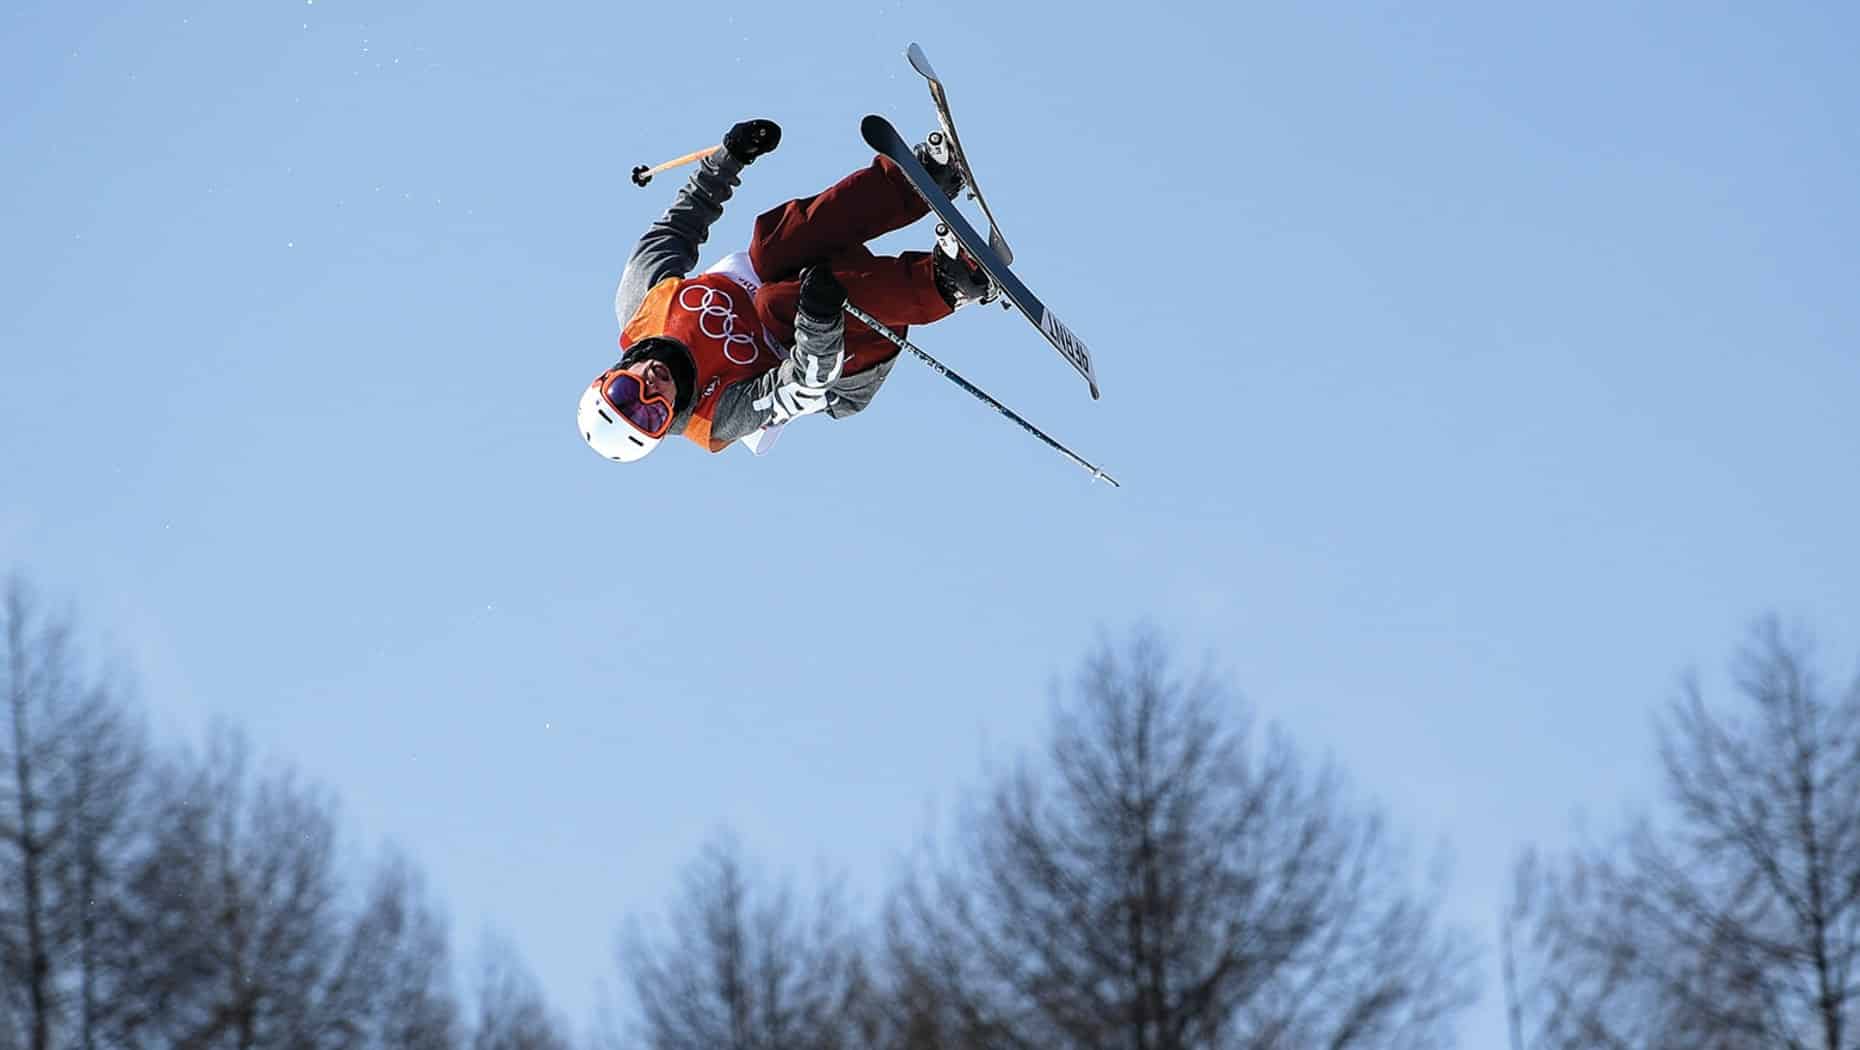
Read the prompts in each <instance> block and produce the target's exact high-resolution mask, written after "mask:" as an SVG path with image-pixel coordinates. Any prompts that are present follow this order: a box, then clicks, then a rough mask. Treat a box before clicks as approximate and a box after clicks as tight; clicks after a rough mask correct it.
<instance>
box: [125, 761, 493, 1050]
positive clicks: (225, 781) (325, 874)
mask: <svg viewBox="0 0 1860 1050" xmlns="http://www.w3.org/2000/svg"><path fill="white" fill-rule="evenodd" d="M152 793H153V795H154V797H155V798H157V799H158V803H157V806H156V808H155V810H154V813H153V816H152V818H151V842H150V845H149V847H148V849H147V850H146V851H145V852H144V853H143V854H142V855H140V856H139V857H138V859H137V862H136V864H135V867H134V870H133V874H132V878H131V879H130V880H129V884H128V898H129V910H130V911H131V913H132V918H131V920H130V927H131V932H132V935H133V937H134V941H135V945H136V949H137V952H136V958H137V962H138V968H137V969H135V970H134V971H133V972H132V973H130V974H129V975H127V977H126V979H125V980H124V981H123V983H122V985H121V986H120V988H119V994H120V995H121V997H122V999H123V1001H125V1002H128V1003H132V1004H134V1009H133V1010H130V1011H126V1012H125V1013H124V1014H123V1016H122V1017H121V1018H120V1019H119V1021H118V1024H117V1026H116V1028H115V1030H114V1031H113V1032H112V1035H113V1037H114V1038H113V1041H114V1042H117V1043H120V1044H123V1045H129V1046H144V1045H163V1046H174V1047H181V1048H201V1050H205V1048H216V1050H217V1048H227V1050H258V1048H267V1047H288V1048H291V1050H349V1048H362V1047H371V1046H383V1047H385V1046H395V1047H420V1048H424V1050H439V1048H444V1047H450V1046H455V1045H457V1038H458V1035H459V1032H458V1026H457V1006H456V1002H455V1001H454V1000H453V998H452V995H451V991H450V989H449V987H448V982H449V979H450V974H449V962H448V956H447V950H446V935H445V928H444V924H443V923H442V922H441V920H440V919H439V918H438V917H437V916H436V915H434V914H433V913H432V912H431V910H430V909H429V908H428V907H427V906H426V905H425V904H424V902H423V901H422V900H421V896H420V893H419V887H418V882H417V879H416V878H415V876H414V874H413V872H412V870H411V868H410V867H409V866H408V865H406V864H405V862H404V861H401V860H399V859H398V858H396V857H392V856H390V857H389V858H388V859H387V860H386V861H384V862H383V863H382V864H381V866H380V867H379V868H378V870H377V873H376V876H375V878H374V880H373V881H372V883H371V884H369V886H368V887H367V888H366V890H365V891H363V892H359V893H358V892H356V891H355V890H354V889H353V888H352V887H351V886H350V885H349V884H348V883H347V882H345V880H344V879H343V877H342V869H341V867H340V861H341V859H342V858H341V857H340V856H339V851H338V850H337V848H336V825H335V817H334V803H333V802H332V801H331V800H330V799H329V798H328V797H327V796H326V794H325V793H323V792H322V791H320V790H318V789H315V788H313V787H310V786H307V785H305V784H303V783H301V782H300V781H299V780H298V778H297V776H296V774H295V773H294V772H293V771H292V770H290V769H288V768H286V767H282V766H279V767H274V768H272V769H270V770H269V771H265V772H262V773H261V772H260V771H258V770H255V769H254V768H253V761H252V756H251V752H250V748H249V746H248V745H247V743H246V741H245V738H244V737H243V736H242V735H241V734H239V733H238V732H236V731H234V730H232V729H230V728H228V727H226V726H223V725H222V726H219V727H217V728H216V729H215V730H214V732H213V733H212V734H211V735H210V737H209V740H208V745H207V748H206V751H205V753H204V754H200V755H194V754H186V755H183V756H182V757H180V758H179V759H177V760H175V761H173V762H171V763H169V764H168V765H166V766H165V767H164V768H163V769H162V770H161V772H160V774H159V776H158V777H157V778H156V784H155V787H154V789H153V792H152Z"/></svg>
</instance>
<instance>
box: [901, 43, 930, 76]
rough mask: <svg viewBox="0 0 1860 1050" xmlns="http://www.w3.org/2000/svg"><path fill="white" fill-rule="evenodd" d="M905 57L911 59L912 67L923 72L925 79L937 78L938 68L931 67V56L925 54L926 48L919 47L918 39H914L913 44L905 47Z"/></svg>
mask: <svg viewBox="0 0 1860 1050" xmlns="http://www.w3.org/2000/svg"><path fill="white" fill-rule="evenodd" d="M904 57H905V58H908V59H910V60H911V68H912V69H915V70H917V72H918V73H920V74H922V75H923V77H924V79H926V80H935V79H937V76H936V70H934V69H932V68H930V56H929V55H926V54H924V49H923V48H921V47H918V46H917V43H916V41H912V42H911V46H910V47H907V48H905V49H904Z"/></svg>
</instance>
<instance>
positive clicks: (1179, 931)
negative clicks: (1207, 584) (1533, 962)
mask: <svg viewBox="0 0 1860 1050" xmlns="http://www.w3.org/2000/svg"><path fill="white" fill-rule="evenodd" d="M1237 707H1238V705H1237V702H1236V701H1235V700H1234V699H1233V698H1232V697H1231V696H1230V695H1229V694H1228V692H1227V691H1226V690H1224V689H1222V688H1221V687H1220V686H1219V685H1218V684H1216V682H1214V681H1213V680H1212V679H1211V678H1210V677H1208V676H1207V675H1202V676H1199V677H1196V678H1193V679H1185V678H1182V677H1180V676H1178V675H1177V673H1176V672H1175V671H1174V669H1173V668H1172V667H1171V664H1170V660H1169V658H1168V654H1167V652H1166V650H1165V648H1164V646H1163V645H1162V644H1161V643H1160V642H1159V641H1158V640H1157V639H1156V638H1155V637H1154V636H1153V635H1150V634H1140V635H1138V636H1137V637H1136V638H1135V639H1134V640H1133V641H1132V642H1131V643H1130V644H1129V645H1128V646H1126V647H1124V648H1123V649H1122V650H1121V651H1120V650H1116V649H1113V648H1112V647H1110V646H1104V647H1101V648H1100V649H1099V651H1098V652H1097V653H1095V654H1094V655H1093V656H1092V657H1091V658H1090V659H1089V660H1088V661H1087V663H1086V666H1085V668H1084V671H1083V673H1082V675H1081V676H1080V679H1079V682H1078V687H1077V691H1076V696H1075V697H1073V698H1072V699H1071V702H1069V703H1066V704H1064V705H1062V706H1061V708H1060V709H1059V710H1058V712H1057V715H1056V719H1055V727H1054V732H1053V735H1052V738H1051V744H1050V748H1049V750H1048V752H1047V754H1046V756H1045V761H1044V762H1043V763H1033V762H1025V761H1023V762H1021V763H1019V764H1017V765H1016V766H1015V767H1014V768H1012V769H1009V770H1007V771H1005V772H1002V773H1000V774H998V775H996V776H995V777H993V779H992V782H991V783H990V785H989V787H988V790H987V791H986V792H985V794H984V795H983V797H982V801H981V804H980V805H979V806H978V807H977V808H976V809H975V811H974V812H972V813H971V814H970V815H969V817H968V819H967V820H966V822H965V823H964V826H963V829H962V834H961V837H960V840H959V843H958V847H959V848H958V849H957V851H956V852H955V855H954V856H953V857H950V858H946V859H943V860H940V861H938V860H933V861H932V862H931V863H930V864H929V865H928V870H927V871H920V872H919V874H918V875H917V876H916V877H915V878H913V879H911V880H909V881H908V882H907V884H906V885H905V886H904V888H903V889H902V890H901V891H900V893H899V895H898V897H897V899H896V900H895V901H894V903H893V906H892V908H891V910H890V914H889V917H888V924H887V925H888V930H889V935H888V943H889V947H890V951H889V954H888V957H889V959H890V960H891V962H892V967H891V973H892V976H893V978H894V985H893V987H894V997H893V998H894V1001H897V1000H899V999H902V1000H904V1002H905V1006H906V1007H907V1008H908V1011H909V1012H910V1013H911V1014H912V1015H914V1016H912V1023H911V1024H909V1025H906V1026H905V1027H904V1030H905V1031H908V1032H911V1033H913V1035H912V1038H911V1040H910V1042H911V1043H912V1044H913V1045H917V1046H930V1045H936V1046H952V1047H987V1048H996V1047H1001V1048H1028V1050H1031V1048H1036V1047H1037V1048H1040V1050H1055V1048H1081V1050H1083V1048H1094V1050H1095V1048H1105V1050H1109V1048H1113V1047H1115V1048H1119V1050H1188V1048H1219V1047H1242V1046H1244V1047H1260V1048H1267V1047H1284V1048H1307V1047H1319V1048H1322V1047H1330V1048H1345V1047H1370V1048H1385V1047H1386V1048H1403V1047H1438V1046H1442V1045H1447V1044H1449V1043H1451V1041H1452V1039H1451V1035H1450V1023H1451V1021H1452V1020H1453V1019H1454V1017H1455V1015H1456V1014H1457V1012H1458V1011H1459V1010H1460V1009H1461V1008H1462V1007H1463V1006H1464V1005H1465V1004H1467V1003H1468V1002H1469V1001H1470V1000H1471V998H1472V993H1471V991H1470V988H1471V984H1470V970H1471V963H1472V958H1471V952H1470V949H1469V948H1468V947H1467V942H1466V940H1465V939H1464V938H1463V937H1462V936H1461V935H1460V934H1459V933H1457V932H1456V931H1453V930H1450V929H1447V928H1445V927H1444V926H1443V924H1442V922H1441V920H1440V917H1439V915H1438V903H1437V902H1438V888H1437V887H1436V888H1435V890H1434V892H1433V895H1430V894H1429V893H1427V892H1423V891H1422V890H1421V889H1420V888H1418V887H1415V886H1412V885H1411V884H1410V883H1411V881H1412V880H1411V873H1410V872H1409V871H1408V870H1407V869H1406V866H1405V865H1404V864H1403V863H1402V859H1401V854H1400V850H1398V849H1397V848H1396V845H1395V843H1394V842H1393V840H1392V836H1391V834H1390V832H1389V831H1388V829H1387V828H1386V826H1385V824H1384V822H1383V821H1382V819H1381V818H1380V817H1379V816H1377V815H1376V814H1375V813H1373V812H1371V811H1368V810H1367V809H1365V808H1363V807H1360V806H1353V805H1352V804H1350V803H1349V801H1348V800H1347V798H1346V795H1345V792H1344V789H1343V786H1342V783H1341V778H1340V777H1338V776H1337V775H1336V774H1335V773H1334V772H1333V771H1331V770H1329V769H1323V768H1320V769H1315V770H1314V769H1312V768H1310V767H1309V766H1308V764H1307V763H1306V762H1305V761H1304V760H1302V759H1301V758H1300V757H1299V756H1298V754H1297V753H1296V751H1295V749H1294V748H1293V746H1292V745H1291V744H1290V743H1289V742H1288V741H1287V740H1286V739H1285V738H1284V737H1283V736H1282V735H1280V734H1278V733H1276V732H1275V733H1267V734H1265V735H1264V739H1263V740H1260V739H1257V738H1256V735H1255V734H1254V733H1253V732H1252V731H1251V726H1250V724H1249V723H1248V722H1247V721H1246V720H1245V719H1244V718H1242V717H1240V716H1239V715H1237V714H1233V715H1232V716H1231V721H1230V720H1229V718H1228V717H1227V716H1229V715H1230V714H1231V713H1232V712H1234V711H1236V710H1237Z"/></svg>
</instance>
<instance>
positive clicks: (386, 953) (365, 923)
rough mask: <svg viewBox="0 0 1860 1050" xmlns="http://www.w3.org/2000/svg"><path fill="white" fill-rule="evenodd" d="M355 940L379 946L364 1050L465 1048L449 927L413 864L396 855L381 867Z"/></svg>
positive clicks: (369, 974) (370, 973) (369, 973)
mask: <svg viewBox="0 0 1860 1050" xmlns="http://www.w3.org/2000/svg"><path fill="white" fill-rule="evenodd" d="M352 937H354V938H356V939H358V940H360V939H368V940H371V941H373V942H374V943H375V945H376V947H375V948H374V949H373V954H374V958H375V960H376V961H374V962H373V963H371V965H369V966H368V967H367V968H366V969H365V975H366V979H367V980H368V982H369V983H370V985H371V986H372V988H373V990H374V995H373V997H372V1000H371V1001H370V1002H369V1003H368V1005H367V1007H366V1008H365V1013H366V1014H370V1015H372V1018H373V1021H374V1024H373V1031H372V1033H371V1035H370V1037H369V1038H368V1039H367V1040H366V1044H365V1045H367V1046H369V1047H378V1048H381V1050H454V1048H456V1047H459V1046H461V1045H462V1043H463V1030H462V1026H461V1023H460V1019H459V1004H458V1001H457V1000H456V998H454V996H453V993H452V986H451V984H452V953H451V944H450V938H449V936H448V933H447V924H446V921H445V919H444V917H443V916H441V915H440V914H439V912H438V911H437V910H436V909H435V908H434V907H433V906H432V905H430V904H428V903H427V902H426V899H425V892H424V887H423V886H422V880H421V878H420V876H419V874H418V872H417V871H416V870H415V869H414V867H413V865H412V863H411V862H409V861H407V860H405V859H404V858H401V857H400V856H398V855H391V856H389V857H388V858H387V859H386V860H385V861H384V862H383V863H382V864H381V866H380V869H379V870H378V872H377V874H376V876H375V882H374V885H373V887H372V889H371V891H370V893H369V898H368V903H367V906H366V907H365V908H364V909H363V911H362V913H361V916H360V917H359V919H358V920H357V922H356V923H355V926H354V929H353V933H352Z"/></svg>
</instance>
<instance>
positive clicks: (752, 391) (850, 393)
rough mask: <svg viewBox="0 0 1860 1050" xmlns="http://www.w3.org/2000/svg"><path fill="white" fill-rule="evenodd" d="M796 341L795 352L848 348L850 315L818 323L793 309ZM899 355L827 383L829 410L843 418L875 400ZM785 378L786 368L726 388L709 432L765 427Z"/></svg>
mask: <svg viewBox="0 0 1860 1050" xmlns="http://www.w3.org/2000/svg"><path fill="white" fill-rule="evenodd" d="M794 341H795V349H796V351H797V352H806V353H809V354H813V355H815V356H826V355H832V354H839V353H844V352H845V345H846V320H845V318H843V317H842V318H838V319H836V320H835V321H834V322H833V323H832V324H830V325H825V326H821V325H816V324H814V323H813V322H812V320H811V319H810V318H809V317H808V316H807V315H806V314H804V313H797V314H796V315H795V326H794ZM897 363H898V361H897V358H895V357H894V358H892V359H891V360H889V361H886V362H884V363H883V364H881V365H878V366H877V367H875V368H868V369H866V370H865V371H863V372H860V373H859V374H857V375H850V376H841V377H840V378H838V379H836V380H834V381H833V382H832V383H831V384H830V385H829V386H828V387H827V415H829V416H831V417H832V418H834V419H845V418H846V417H847V416H850V415H854V414H856V413H858V412H859V411H861V410H862V409H864V408H865V406H867V405H869V404H871V403H872V398H873V397H874V396H875V395H877V393H878V388H879V386H880V385H881V384H883V383H884V382H885V377H886V376H888V375H890V374H891V366H893V365H895V364H897ZM781 381H782V369H780V368H771V369H769V370H768V371H767V372H764V373H762V374H761V375H759V376H757V377H755V378H754V379H745V380H743V381H742V382H740V383H737V384H736V385H735V386H732V387H730V388H729V389H727V390H725V391H724V392H723V394H722V396H720V397H719V398H718V400H717V411H716V413H715V416H714V418H713V419H712V421H711V427H710V433H711V437H712V438H713V439H714V440H717V441H735V440H736V439H738V438H740V437H744V436H746V435H748V434H752V433H754V432H756V431H757V430H760V429H761V428H762V427H765V426H767V425H768V424H769V422H770V421H771V420H772V419H773V418H774V403H775V399H774V391H775V387H776V385H777V384H779V383H780V382H781Z"/></svg>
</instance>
